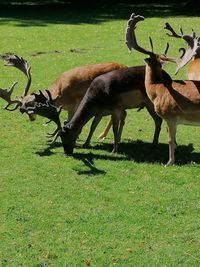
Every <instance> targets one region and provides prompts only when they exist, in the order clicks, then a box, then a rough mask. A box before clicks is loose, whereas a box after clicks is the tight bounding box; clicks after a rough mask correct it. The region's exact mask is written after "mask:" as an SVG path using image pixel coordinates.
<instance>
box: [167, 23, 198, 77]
mask: <svg viewBox="0 0 200 267" xmlns="http://www.w3.org/2000/svg"><path fill="white" fill-rule="evenodd" d="M164 29H166V30H168V31H169V32H170V33H171V34H170V33H167V35H168V36H170V37H175V38H181V39H183V40H185V42H186V43H187V49H185V48H180V49H179V51H180V52H181V51H182V55H181V56H180V57H179V58H177V59H176V63H177V69H176V73H178V71H179V70H180V69H181V68H182V67H184V66H185V65H186V64H187V63H188V62H189V61H190V60H191V58H192V57H195V56H196V55H197V53H199V51H200V44H199V42H200V38H199V37H198V36H196V33H195V32H194V30H192V34H191V35H188V34H184V33H183V30H182V28H180V32H181V35H179V34H177V33H176V32H175V30H174V29H173V28H172V26H171V25H170V24H169V23H168V22H166V23H165V27H164Z"/></svg>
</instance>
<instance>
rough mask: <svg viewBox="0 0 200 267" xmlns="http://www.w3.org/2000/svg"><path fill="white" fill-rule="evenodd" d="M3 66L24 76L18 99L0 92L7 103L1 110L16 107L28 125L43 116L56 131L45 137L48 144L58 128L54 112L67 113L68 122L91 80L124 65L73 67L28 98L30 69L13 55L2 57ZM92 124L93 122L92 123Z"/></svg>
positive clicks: (58, 121) (58, 120) (2, 90)
mask: <svg viewBox="0 0 200 267" xmlns="http://www.w3.org/2000/svg"><path fill="white" fill-rule="evenodd" d="M3 59H4V60H5V65H6V66H13V67H16V68H18V69H19V70H21V71H22V72H23V73H24V74H25V75H26V76H27V85H26V88H25V90H24V93H23V95H22V97H21V98H19V99H15V100H11V94H12V92H13V89H14V86H15V85H16V83H15V84H14V85H13V86H12V87H11V89H10V90H6V89H0V97H1V98H3V99H4V100H6V101H7V102H8V105H7V106H6V107H5V109H7V110H10V111H13V110H15V109H16V108H18V107H19V109H20V111H21V112H22V113H24V112H25V113H27V114H28V115H29V119H30V120H31V121H33V120H35V117H36V114H38V115H41V116H44V117H46V118H48V119H49V120H52V121H54V122H55V123H56V125H57V128H56V130H55V131H54V132H53V133H52V134H49V136H50V137H53V140H52V143H53V142H54V141H55V140H56V138H57V136H58V131H59V129H60V128H61V123H60V119H59V113H60V111H58V110H57V108H60V107H62V108H63V109H65V110H67V111H68V118H67V120H68V121H69V120H70V119H71V118H72V116H73V114H74V112H75V111H76V109H77V107H78V105H79V103H80V102H81V100H82V98H83V96H84V95H85V92H86V90H87V88H88V87H89V85H90V83H91V82H92V80H93V79H94V78H95V77H97V76H99V75H101V74H104V73H107V72H109V71H112V70H116V69H121V68H126V66H125V65H122V64H118V63H112V62H111V63H109V62H108V63H99V64H91V65H88V66H82V67H77V68H74V69H72V70H69V71H66V72H64V73H63V74H61V75H60V76H59V77H58V78H57V79H56V80H55V81H54V82H53V83H52V84H51V85H50V86H49V87H48V89H47V90H45V91H43V92H42V91H39V94H38V93H37V94H36V93H31V94H30V95H28V90H29V88H30V85H31V73H30V66H29V65H28V63H27V61H26V60H24V59H23V58H20V57H18V56H17V55H6V56H4V57H3ZM11 104H16V106H15V108H13V109H9V108H8V107H9V106H10V105H11ZM95 121H96V119H95ZM90 136H91V133H90V134H89V138H88V139H87V143H86V145H89V142H90V140H89V139H90Z"/></svg>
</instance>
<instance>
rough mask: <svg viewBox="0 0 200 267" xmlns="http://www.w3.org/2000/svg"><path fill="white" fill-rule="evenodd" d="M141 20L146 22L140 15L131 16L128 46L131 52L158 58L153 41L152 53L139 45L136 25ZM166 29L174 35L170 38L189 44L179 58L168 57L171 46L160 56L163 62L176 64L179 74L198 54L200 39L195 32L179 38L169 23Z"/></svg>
mask: <svg viewBox="0 0 200 267" xmlns="http://www.w3.org/2000/svg"><path fill="white" fill-rule="evenodd" d="M141 20H144V17H142V16H139V15H138V16H135V14H132V15H131V17H130V19H129V20H128V24H127V28H126V44H127V46H128V49H129V51H131V49H132V48H133V49H135V50H137V51H138V52H141V53H143V54H147V55H149V56H150V57H154V56H156V54H155V53H154V52H153V44H152V41H151V39H150V44H151V48H152V50H151V51H150V50H146V49H144V48H142V47H141V46H139V45H138V43H137V40H136V36H135V29H136V24H137V23H138V22H139V21H141ZM166 27H167V29H168V30H170V32H171V33H172V34H171V35H170V36H173V37H174V36H176V38H183V39H184V40H185V41H186V42H187V43H188V48H187V49H186V50H183V49H182V48H181V49H180V51H183V52H184V53H183V54H182V55H181V57H179V58H169V57H166V51H167V50H168V48H169V45H167V48H166V51H165V54H164V55H163V56H162V55H160V54H159V57H160V59H161V60H163V61H165V62H168V61H169V62H175V63H176V64H177V69H176V73H177V72H178V71H179V69H181V68H182V67H183V66H185V65H186V64H187V63H188V62H189V60H190V59H191V58H192V57H193V56H194V55H195V54H196V51H197V50H198V49H199V47H200V39H199V37H197V36H196V34H195V33H194V32H193V34H192V36H191V35H182V36H179V35H178V34H176V32H175V31H174V30H173V29H172V27H171V26H170V25H169V23H168V24H167V26H166ZM181 32H182V30H181Z"/></svg>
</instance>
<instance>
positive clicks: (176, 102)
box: [145, 58, 200, 166]
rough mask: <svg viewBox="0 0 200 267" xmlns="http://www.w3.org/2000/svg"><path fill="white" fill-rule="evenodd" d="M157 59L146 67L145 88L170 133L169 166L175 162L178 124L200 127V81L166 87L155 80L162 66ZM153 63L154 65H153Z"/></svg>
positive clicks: (177, 82) (174, 83) (149, 62)
mask: <svg viewBox="0 0 200 267" xmlns="http://www.w3.org/2000/svg"><path fill="white" fill-rule="evenodd" d="M154 60H155V59H151V58H150V59H148V63H147V64H148V65H147V67H146V76H145V86H146V90H147V94H148V96H149V98H150V99H151V101H152V103H153V104H154V108H155V111H156V113H157V114H158V115H159V116H160V117H161V118H163V119H164V120H165V121H166V122H167V125H168V132H169V161H168V163H167V166H168V165H172V164H173V163H174V162H175V157H174V150H175V148H176V145H175V138H176V129H177V125H178V124H186V125H200V81H173V82H172V83H171V84H168V85H165V84H164V83H163V82H160V80H158V81H156V80H155V77H156V76H155V72H156V73H157V72H158V68H157V69H155V68H154V67H155V64H157V66H160V70H161V65H160V63H159V62H158V61H154ZM152 62H153V64H152Z"/></svg>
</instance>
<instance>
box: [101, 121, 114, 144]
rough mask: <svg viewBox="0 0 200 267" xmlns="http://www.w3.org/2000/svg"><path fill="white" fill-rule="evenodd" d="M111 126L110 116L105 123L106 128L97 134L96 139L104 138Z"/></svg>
mask: <svg viewBox="0 0 200 267" xmlns="http://www.w3.org/2000/svg"><path fill="white" fill-rule="evenodd" d="M111 126H112V118H110V119H109V121H108V123H107V124H106V128H105V129H104V131H103V132H102V133H101V134H100V135H99V137H98V139H100V140H104V139H105V138H106V136H107V135H108V132H109V130H110V128H111Z"/></svg>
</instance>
